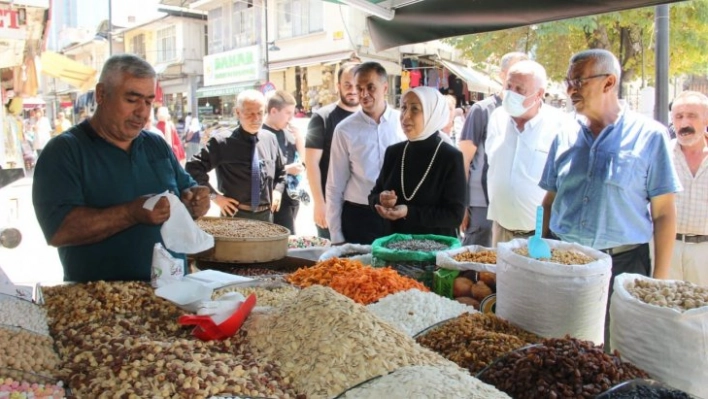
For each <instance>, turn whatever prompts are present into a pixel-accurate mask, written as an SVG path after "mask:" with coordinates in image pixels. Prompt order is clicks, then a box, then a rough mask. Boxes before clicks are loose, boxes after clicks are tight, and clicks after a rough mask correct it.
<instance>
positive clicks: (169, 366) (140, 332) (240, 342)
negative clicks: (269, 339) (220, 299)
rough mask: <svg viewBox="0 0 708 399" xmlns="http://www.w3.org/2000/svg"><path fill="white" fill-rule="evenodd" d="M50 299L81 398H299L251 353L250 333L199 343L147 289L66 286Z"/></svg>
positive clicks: (54, 327)
mask: <svg viewBox="0 0 708 399" xmlns="http://www.w3.org/2000/svg"><path fill="white" fill-rule="evenodd" d="M44 296H45V300H46V302H47V308H48V309H49V312H48V316H49V318H50V320H52V322H51V323H52V324H51V325H50V329H51V331H52V332H53V335H54V337H55V339H56V341H57V348H58V351H59V355H60V356H61V359H62V361H63V369H62V370H61V371H60V374H61V375H63V377H64V378H65V379H66V380H68V381H69V386H70V387H71V388H72V390H73V391H74V393H75V394H76V395H77V396H78V397H87V398H94V397H96V398H97V397H104V396H107V397H131V398H147V397H171V398H174V397H183V398H200V397H201V398H206V397H209V396H211V395H217V394H218V395H222V396H224V395H247V396H257V397H278V398H297V397H298V392H296V391H295V390H294V389H293V388H292V385H291V382H290V381H289V380H288V379H287V378H285V377H283V376H282V375H281V372H280V371H279V367H278V365H277V364H273V363H269V362H268V361H266V360H263V359H261V358H257V357H255V356H254V355H253V354H252V353H251V351H250V347H249V345H248V344H247V340H246V337H245V335H244V334H237V335H236V336H234V337H231V338H229V339H226V340H224V341H209V342H202V341H199V340H197V339H196V338H193V337H192V336H191V327H190V328H185V327H182V326H180V325H179V324H177V317H178V316H179V315H181V314H183V312H182V311H180V310H179V309H177V308H175V307H174V306H173V305H172V304H170V303H169V302H167V301H164V300H162V299H161V298H158V297H156V296H155V295H154V293H153V289H152V287H150V285H149V284H147V283H138V282H129V283H118V282H116V283H107V282H97V283H88V284H80V285H79V284H77V285H65V286H58V287H51V288H47V289H45V293H44ZM140 308H142V309H140ZM86 309H90V310H91V312H93V313H95V314H96V315H100V317H96V316H91V315H88V314H87V312H86Z"/></svg>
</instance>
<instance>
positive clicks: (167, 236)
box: [143, 191, 214, 254]
mask: <svg viewBox="0 0 708 399" xmlns="http://www.w3.org/2000/svg"><path fill="white" fill-rule="evenodd" d="M162 197H167V200H168V201H169V202H170V218H169V219H167V221H166V222H165V223H163V224H162V228H160V234H161V235H162V241H163V242H164V243H165V247H166V248H168V249H169V250H170V251H174V252H178V253H181V254H196V253H199V252H203V251H206V250H207V249H210V248H211V247H213V246H214V237H212V236H211V235H210V234H207V233H206V232H204V230H202V229H200V228H199V226H197V224H196V223H195V222H194V220H193V219H192V215H190V214H189V211H188V210H187V207H185V206H184V204H183V203H182V201H181V200H180V199H179V198H178V197H177V196H176V195H174V194H170V193H169V192H167V191H165V192H164V193H162V194H158V195H155V196H153V197H150V198H148V200H147V201H145V204H143V208H145V209H148V210H153V208H155V205H156V204H157V201H158V200H159V199H160V198H162Z"/></svg>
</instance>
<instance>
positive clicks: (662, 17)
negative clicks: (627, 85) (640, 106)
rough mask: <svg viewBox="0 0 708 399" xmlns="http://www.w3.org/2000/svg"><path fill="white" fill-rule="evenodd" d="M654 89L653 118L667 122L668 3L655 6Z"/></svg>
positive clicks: (666, 123) (665, 123)
mask: <svg viewBox="0 0 708 399" xmlns="http://www.w3.org/2000/svg"><path fill="white" fill-rule="evenodd" d="M654 24H655V25H656V79H655V80H656V91H655V92H654V98H655V101H654V119H656V120H657V121H659V122H661V123H663V124H664V125H668V124H669V101H668V98H669V5H668V4H663V5H660V6H656V11H655V12H654Z"/></svg>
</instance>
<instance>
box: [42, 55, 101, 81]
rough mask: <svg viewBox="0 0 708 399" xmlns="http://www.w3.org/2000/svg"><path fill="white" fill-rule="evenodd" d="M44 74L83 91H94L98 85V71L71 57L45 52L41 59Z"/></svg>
mask: <svg viewBox="0 0 708 399" xmlns="http://www.w3.org/2000/svg"><path fill="white" fill-rule="evenodd" d="M41 63H42V65H41V69H42V73H44V74H45V75H48V76H51V77H53V78H57V79H59V80H62V81H64V82H66V83H68V84H70V85H72V86H74V87H78V88H79V89H80V90H81V91H86V90H90V89H92V88H93V87H94V86H95V85H96V70H95V69H93V68H91V67H89V66H86V65H84V64H82V63H80V62H76V61H74V60H72V59H71V58H69V57H66V56H64V55H61V54H59V53H55V52H53V51H45V52H43V53H42V58H41Z"/></svg>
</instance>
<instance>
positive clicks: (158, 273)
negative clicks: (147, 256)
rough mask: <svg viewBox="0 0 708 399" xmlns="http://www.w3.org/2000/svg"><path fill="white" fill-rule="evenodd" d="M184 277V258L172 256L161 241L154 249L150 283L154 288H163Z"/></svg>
mask: <svg viewBox="0 0 708 399" xmlns="http://www.w3.org/2000/svg"><path fill="white" fill-rule="evenodd" d="M183 278H184V259H177V258H175V257H174V256H172V255H171V254H170V253H169V251H167V250H166V249H165V247H163V246H162V244H160V243H159V242H158V243H156V244H155V246H154V247H153V249H152V273H151V274H150V283H151V284H152V287H153V288H161V287H164V286H166V285H170V284H172V283H175V282H178V281H182V279H183Z"/></svg>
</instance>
